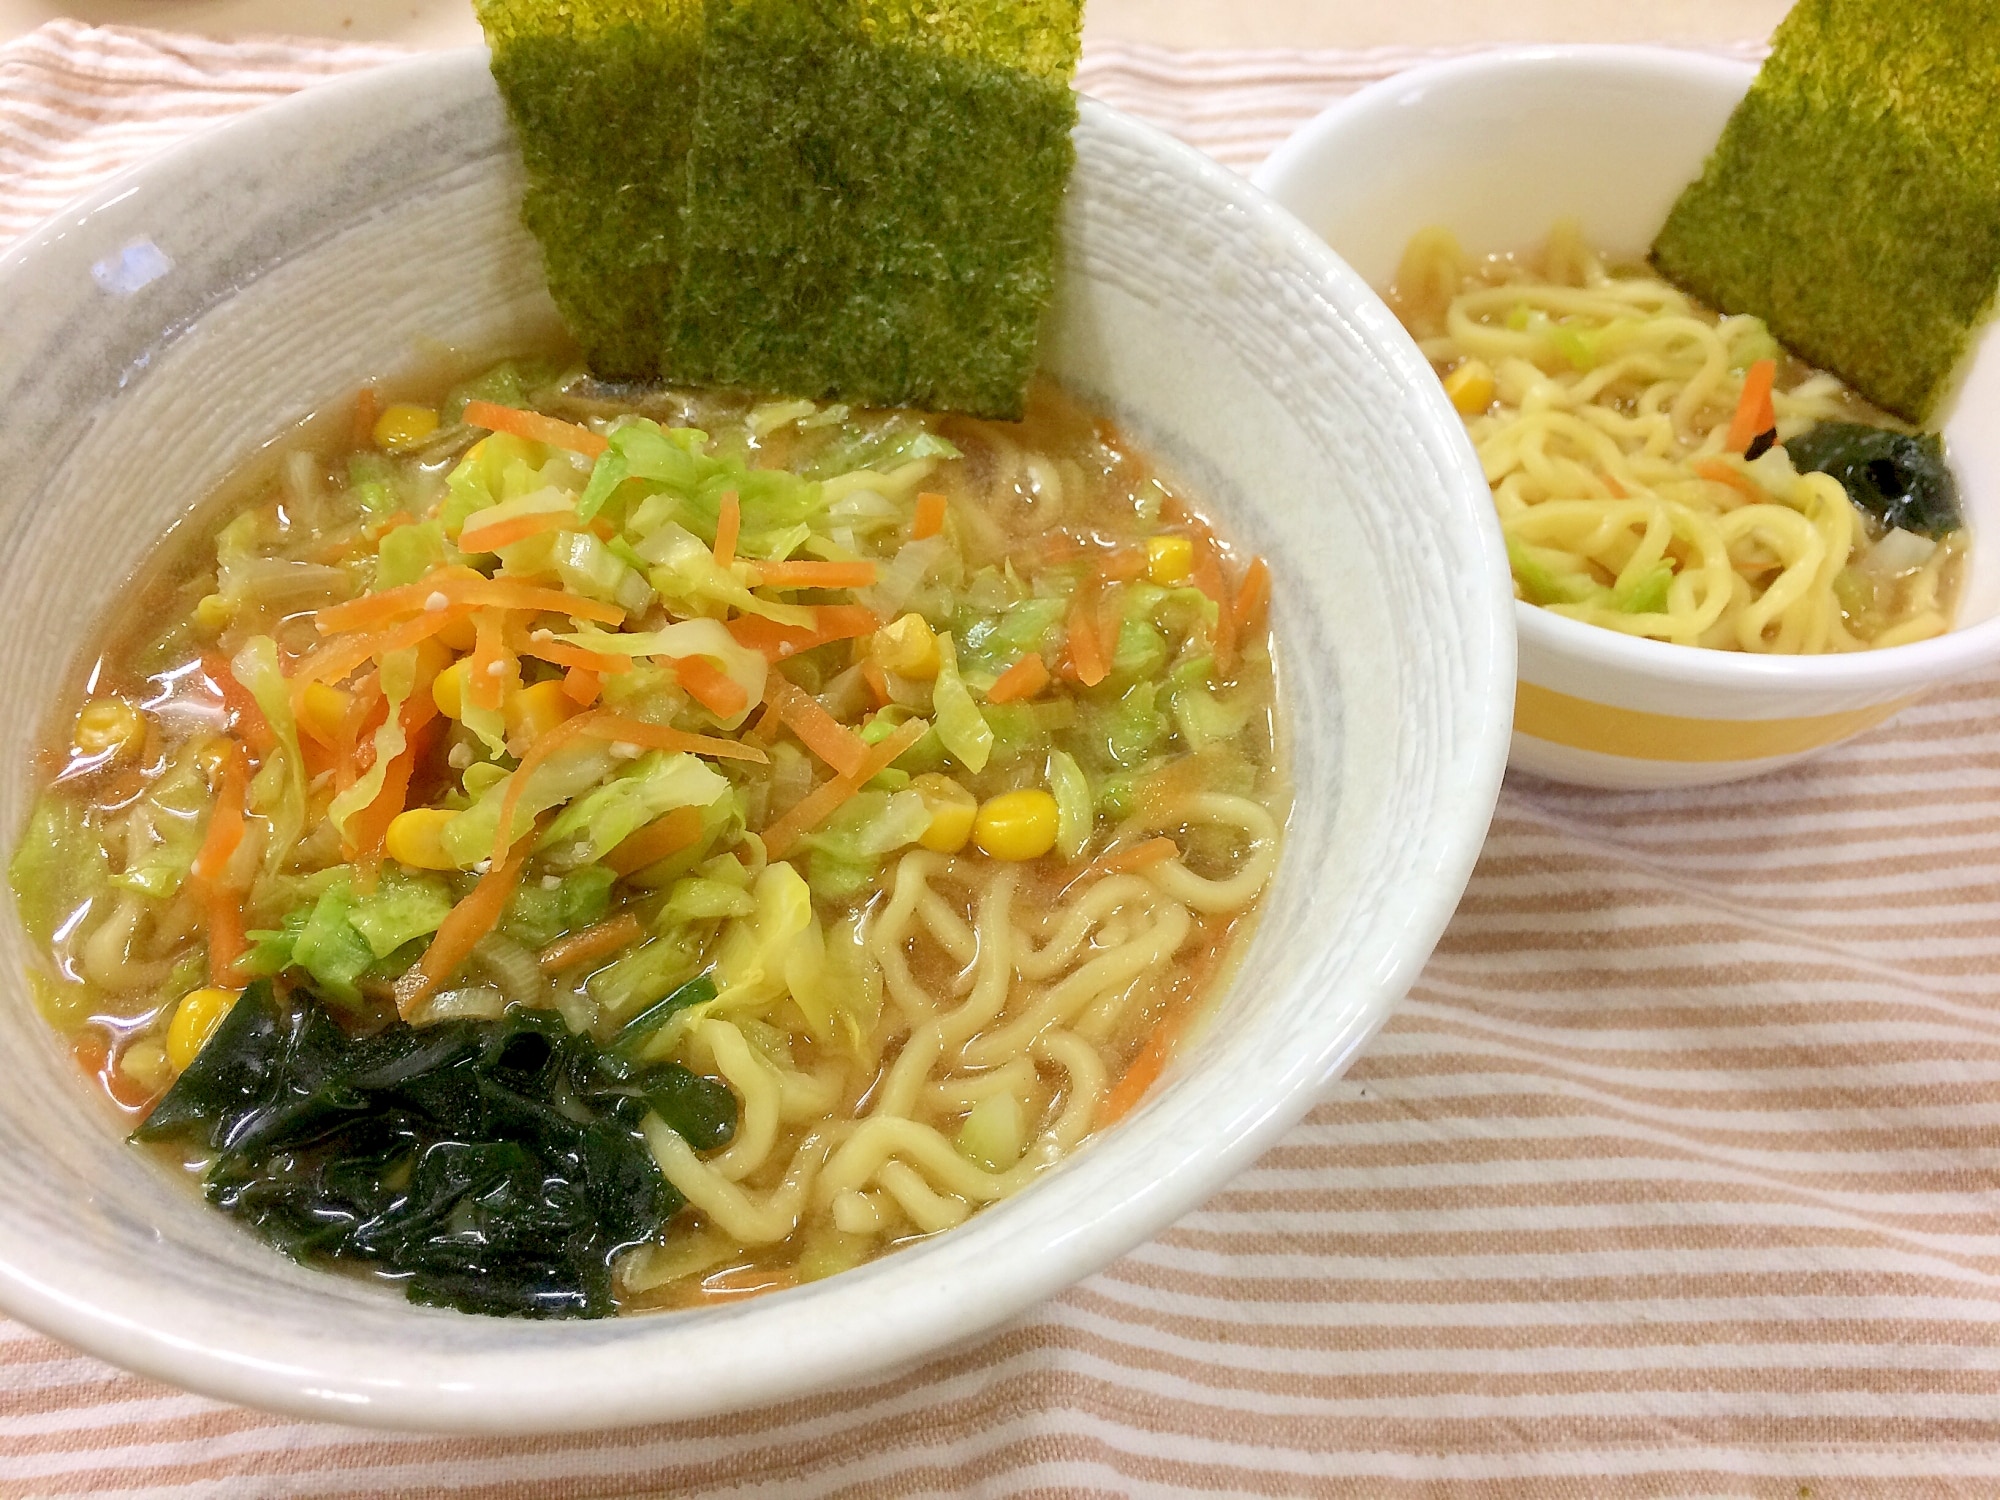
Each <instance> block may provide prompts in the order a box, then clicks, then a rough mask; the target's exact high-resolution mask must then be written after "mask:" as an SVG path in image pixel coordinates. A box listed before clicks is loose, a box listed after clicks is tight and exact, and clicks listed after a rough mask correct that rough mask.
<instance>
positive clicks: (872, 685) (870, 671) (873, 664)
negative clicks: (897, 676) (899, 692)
mask: <svg viewBox="0 0 2000 1500" xmlns="http://www.w3.org/2000/svg"><path fill="white" fill-rule="evenodd" d="M861 680H862V681H863V682H865V683H867V684H868V696H869V698H870V699H871V700H873V702H874V704H875V706H876V707H877V708H887V707H888V706H889V674H888V673H887V672H885V671H883V670H882V663H880V662H879V661H877V660H875V658H874V657H872V656H871V657H869V658H868V660H866V661H865V662H863V663H862V664H861Z"/></svg>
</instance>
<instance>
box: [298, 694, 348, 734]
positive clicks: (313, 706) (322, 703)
mask: <svg viewBox="0 0 2000 1500" xmlns="http://www.w3.org/2000/svg"><path fill="white" fill-rule="evenodd" d="M353 704H354V700H353V699H352V698H351V697H349V696H348V695H347V694H346V693H344V692H342V691H341V690H340V689H339V688H337V687H328V686H327V685H326V684H325V683H323V682H309V683H307V684H306V691H305V697H304V698H303V699H302V700H300V703H299V725H300V727H301V728H303V729H305V730H306V731H307V732H308V733H310V734H311V735H312V737H313V738H314V739H316V740H318V741H319V742H320V743H321V744H322V745H332V744H337V743H338V742H339V740H340V726H341V725H342V724H343V723H345V722H346V721H347V710H348V709H349V708H351V707H352V706H353Z"/></svg>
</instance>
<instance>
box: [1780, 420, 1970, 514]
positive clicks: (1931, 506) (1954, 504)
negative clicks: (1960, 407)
mask: <svg viewBox="0 0 2000 1500" xmlns="http://www.w3.org/2000/svg"><path fill="white" fill-rule="evenodd" d="M1785 452H1786V453H1787V454H1789V455H1790V456H1791V460H1792V467H1793V468H1795V469H1797V470H1799V471H1800V472H1801V473H1804V472H1807V471H1809V470H1817V471H1818V472H1820V473H1822V474H1831V475H1832V476H1833V477H1834V478H1835V479H1838V480H1839V481H1840V484H1841V488H1842V489H1844V490H1846V491H1847V496H1848V498H1849V499H1850V500H1852V501H1853V502H1854V503H1855V504H1856V505H1858V506H1860V507H1861V508H1862V509H1863V510H1865V511H1867V512H1868V514H1869V515H1871V516H1873V517H1874V518H1875V519H1876V520H1877V521H1880V522H1881V523H1882V525H1883V526H1885V527H1901V528H1902V529H1903V530H1904V531H1917V532H1922V533H1923V534H1924V535H1925V536H1929V537H1941V536H1944V535H1945V534H1946V533H1948V532H1953V531H1956V530H1958V528H1959V526H1960V525H1962V524H1963V519H1962V517H1961V515H1960V513H1959V508H1958V481H1957V480H1955V479H1954V478H1952V473H1951V468H1950V466H1949V465H1947V464H1946V463H1945V460H1944V440H1943V439H1942V438H1940V437H1939V436H1938V435H1937V434H1936V433H1930V432H1917V433H1911V432H1891V431H1889V430H1888V429H1886V428H1882V427H1869V426H1867V425H1865V424H1863V423H1860V422H1821V423H1819V424H1818V425H1817V426H1815V427H1811V428H1808V429H1807V430H1806V431H1805V432H1802V433H1800V434H1799V435H1798V436H1797V437H1795V438H1793V439H1792V440H1791V441H1790V442H1789V443H1787V444H1785Z"/></svg>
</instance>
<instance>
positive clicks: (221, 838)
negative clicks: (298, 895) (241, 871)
mask: <svg viewBox="0 0 2000 1500" xmlns="http://www.w3.org/2000/svg"><path fill="white" fill-rule="evenodd" d="M249 785H250V773H249V770H248V768H247V767H246V766H245V764H244V760H243V747H242V746H241V745H239V744H237V743H236V741H234V740H230V741H229V742H228V744H227V747H226V750H225V753H224V756H223V761H222V769H221V774H220V784H219V785H218V786H217V787H216V790H215V810H214V811H213V812H211V813H210V814H209V818H208V832H207V833H206V834H205V835H203V837H202V841H201V849H200V850H199V852H197V853H196V855H195V857H194V863H193V864H192V865H191V866H190V867H189V874H191V875H192V876H193V877H194V881H195V884H196V885H197V886H198V887H199V890H200V894H201V898H202V909H203V915H204V917H205V919H206V922H207V925H208V978H209V982H210V983H211V984H216V985H222V986H227V985H230V984H233V983H234V982H235V971H236V961H237V960H238V959H239V958H241V957H242V956H243V955H244V953H245V952H246V951H248V948H249V944H248V941H247V940H246V939H245V937H244V935H243V893H242V892H240V891H236V890H232V889H231V888H230V887H229V886H228V885H227V884H226V883H225V882H224V880H223V872H224V871H225V870H226V869H227V867H228V865H229V860H230V856H231V855H233V854H235V853H236V850H237V848H238V847H239V846H240V845H241V844H242V842H243V828H244V813H245V802H246V800H247V796H248V792H249Z"/></svg>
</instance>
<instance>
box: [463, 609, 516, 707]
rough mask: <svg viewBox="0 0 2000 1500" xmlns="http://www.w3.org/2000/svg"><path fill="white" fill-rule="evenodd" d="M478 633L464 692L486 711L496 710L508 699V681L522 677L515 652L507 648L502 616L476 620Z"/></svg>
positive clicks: (467, 670) (483, 617)
mask: <svg viewBox="0 0 2000 1500" xmlns="http://www.w3.org/2000/svg"><path fill="white" fill-rule="evenodd" d="M472 623H473V628H474V631H475V634H474V636H473V644H472V662H471V664H470V665H469V666H468V667H467V668H466V672H465V691H466V692H467V693H469V694H470V695H471V697H472V701H473V702H474V703H476V704H478V705H479V706H480V707H481V708H484V709H489V710H490V709H497V708H499V707H500V705H501V704H502V703H503V702H504V701H505V700H506V697H507V680H508V678H510V677H515V676H518V675H519V674H520V667H519V665H518V664H517V662H516V661H515V659H514V653H513V652H511V651H509V650H508V649H507V642H506V640H505V638H504V635H503V631H504V628H505V622H504V621H503V620H502V619H501V618H500V616H499V615H496V614H492V613H490V612H489V613H484V614H479V615H475V616H474V617H473V621H472Z"/></svg>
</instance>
